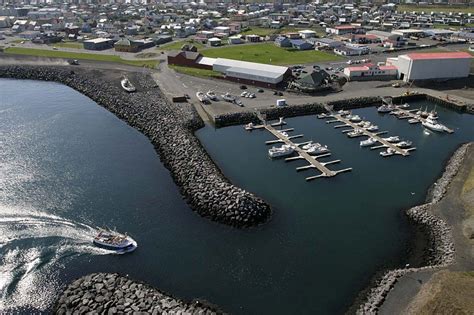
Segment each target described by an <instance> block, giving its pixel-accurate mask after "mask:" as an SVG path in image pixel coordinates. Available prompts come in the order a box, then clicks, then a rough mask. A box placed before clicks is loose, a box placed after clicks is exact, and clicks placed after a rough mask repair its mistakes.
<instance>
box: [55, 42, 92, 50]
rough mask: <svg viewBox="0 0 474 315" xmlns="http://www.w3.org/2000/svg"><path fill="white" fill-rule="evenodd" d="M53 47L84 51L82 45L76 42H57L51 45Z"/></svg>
mask: <svg viewBox="0 0 474 315" xmlns="http://www.w3.org/2000/svg"><path fill="white" fill-rule="evenodd" d="M51 46H53V47H65V48H74V49H84V45H83V44H81V43H78V42H59V43H54V44H51Z"/></svg>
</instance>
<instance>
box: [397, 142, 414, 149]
mask: <svg viewBox="0 0 474 315" xmlns="http://www.w3.org/2000/svg"><path fill="white" fill-rule="evenodd" d="M395 145H396V146H397V147H399V148H402V149H403V148H408V147H411V145H412V142H411V141H408V140H406V141H400V142H399V143H397V144H395Z"/></svg>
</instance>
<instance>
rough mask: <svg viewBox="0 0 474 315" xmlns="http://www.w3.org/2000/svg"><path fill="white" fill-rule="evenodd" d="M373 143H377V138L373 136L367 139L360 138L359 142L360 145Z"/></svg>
mask: <svg viewBox="0 0 474 315" xmlns="http://www.w3.org/2000/svg"><path fill="white" fill-rule="evenodd" d="M375 143H377V139H375V138H369V139H367V140H362V141H361V142H360V146H361V147H370V146H371V145H373V144H375Z"/></svg>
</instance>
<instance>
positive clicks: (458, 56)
mask: <svg viewBox="0 0 474 315" xmlns="http://www.w3.org/2000/svg"><path fill="white" fill-rule="evenodd" d="M471 58H472V56H471V55H470V54H469V53H467V52H440V53H411V54H406V55H400V56H398V57H397V58H387V65H393V66H395V67H397V69H398V78H399V79H400V80H404V81H407V82H408V81H413V80H439V79H455V78H466V77H468V76H469V72H470V66H471Z"/></svg>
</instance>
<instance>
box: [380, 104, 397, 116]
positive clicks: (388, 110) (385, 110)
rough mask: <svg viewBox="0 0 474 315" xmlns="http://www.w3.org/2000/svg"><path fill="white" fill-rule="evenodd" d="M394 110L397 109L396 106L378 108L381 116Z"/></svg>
mask: <svg viewBox="0 0 474 315" xmlns="http://www.w3.org/2000/svg"><path fill="white" fill-rule="evenodd" d="M394 109H395V106H393V105H387V104H383V105H381V106H379V107H378V108H377V111H378V112H379V113H381V114H384V113H390V112H391V111H393V110H394Z"/></svg>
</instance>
